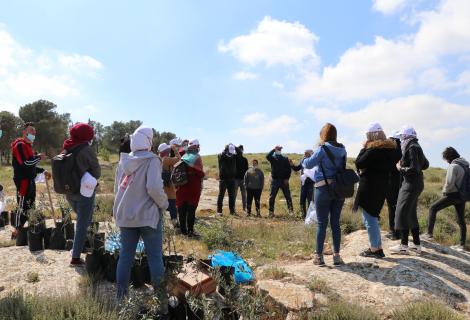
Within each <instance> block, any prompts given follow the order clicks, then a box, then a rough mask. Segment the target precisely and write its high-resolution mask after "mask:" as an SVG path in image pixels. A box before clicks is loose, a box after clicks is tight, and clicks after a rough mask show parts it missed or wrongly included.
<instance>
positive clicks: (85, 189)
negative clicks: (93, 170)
mask: <svg viewBox="0 0 470 320" xmlns="http://www.w3.org/2000/svg"><path fill="white" fill-rule="evenodd" d="M97 184H98V181H97V180H96V179H95V177H93V176H92V175H91V174H89V173H88V172H85V174H84V175H83V177H82V179H81V180H80V194H81V195H82V196H84V197H87V198H91V197H92V196H93V193H94V192H95V188H96V185H97Z"/></svg>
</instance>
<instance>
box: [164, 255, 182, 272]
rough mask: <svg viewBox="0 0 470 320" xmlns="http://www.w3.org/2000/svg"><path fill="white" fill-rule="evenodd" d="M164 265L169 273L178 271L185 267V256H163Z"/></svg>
mask: <svg viewBox="0 0 470 320" xmlns="http://www.w3.org/2000/svg"><path fill="white" fill-rule="evenodd" d="M163 265H164V266H165V269H167V270H168V271H176V270H179V269H180V268H182V267H183V256H180V255H177V254H173V255H170V256H163Z"/></svg>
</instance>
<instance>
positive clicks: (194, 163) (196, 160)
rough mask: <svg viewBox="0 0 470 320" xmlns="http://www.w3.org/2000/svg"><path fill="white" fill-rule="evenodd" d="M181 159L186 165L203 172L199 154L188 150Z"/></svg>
mask: <svg viewBox="0 0 470 320" xmlns="http://www.w3.org/2000/svg"><path fill="white" fill-rule="evenodd" d="M181 160H183V161H184V162H185V163H186V164H187V165H188V166H190V167H192V168H194V169H196V170H198V171H201V172H204V171H203V167H202V159H201V156H200V155H199V154H197V153H192V152H188V153H186V154H185V155H184V156H183V157H182V158H181Z"/></svg>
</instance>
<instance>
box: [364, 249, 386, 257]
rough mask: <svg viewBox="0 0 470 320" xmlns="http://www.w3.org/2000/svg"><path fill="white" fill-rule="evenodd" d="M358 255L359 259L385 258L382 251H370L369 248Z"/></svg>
mask: <svg viewBox="0 0 470 320" xmlns="http://www.w3.org/2000/svg"><path fill="white" fill-rule="evenodd" d="M359 255H360V256H361V257H366V258H378V259H382V258H385V254H384V251H383V250H382V249H380V250H377V251H372V250H371V249H370V248H369V249H367V250H364V251H362V252H361V253H360V254H359Z"/></svg>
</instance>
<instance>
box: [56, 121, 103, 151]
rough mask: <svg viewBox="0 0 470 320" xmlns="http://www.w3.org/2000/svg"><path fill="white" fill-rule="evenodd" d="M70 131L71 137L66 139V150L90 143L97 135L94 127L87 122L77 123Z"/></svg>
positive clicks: (64, 146)
mask: <svg viewBox="0 0 470 320" xmlns="http://www.w3.org/2000/svg"><path fill="white" fill-rule="evenodd" d="M69 132H70V138H69V139H67V140H65V141H64V145H63V148H64V150H70V149H72V148H73V147H75V146H78V145H81V144H86V143H89V142H90V141H92V140H93V137H94V136H95V133H94V131H93V127H92V126H90V125H89V124H87V123H77V124H75V125H74V126H73V127H72V128H70V131H69Z"/></svg>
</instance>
